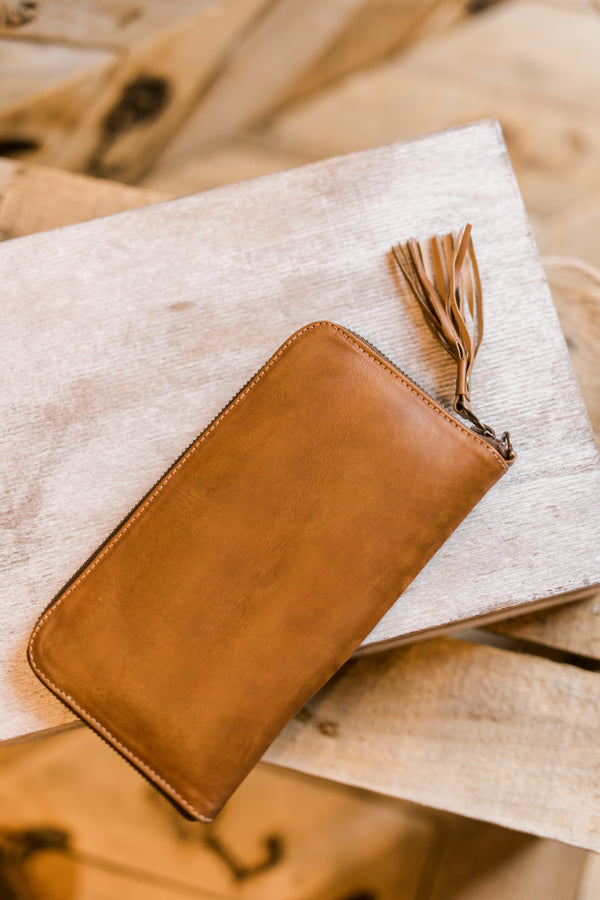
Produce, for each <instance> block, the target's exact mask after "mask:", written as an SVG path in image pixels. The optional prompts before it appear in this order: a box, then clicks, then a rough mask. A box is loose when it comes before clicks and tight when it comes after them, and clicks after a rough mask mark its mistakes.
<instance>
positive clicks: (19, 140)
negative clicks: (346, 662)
mask: <svg viewBox="0 0 600 900" xmlns="http://www.w3.org/2000/svg"><path fill="white" fill-rule="evenodd" d="M0 25H2V28H1V29H0V35H1V37H0V153H1V154H4V155H7V156H9V157H12V158H13V159H15V160H17V161H22V162H23V163H24V164H26V163H31V162H33V163H42V164H44V165H48V166H53V167H56V168H57V169H66V170H70V171H72V172H79V173H86V174H90V175H95V176H100V177H104V178H111V179H114V180H118V181H121V182H127V183H129V184H132V185H134V184H138V185H140V186H143V187H144V188H145V190H144V192H143V193H138V192H137V191H136V190H135V189H134V188H131V191H130V193H129V194H128V195H127V196H125V195H121V197H120V200H119V204H120V207H122V208H126V207H128V206H129V207H130V206H134V205H136V204H142V203H147V202H149V201H150V200H152V199H159V198H160V197H161V196H164V195H165V194H185V193H190V192H193V191H198V190H204V189H206V188H210V187H212V186H215V185H217V184H223V183H226V182H231V181H237V180H240V179H243V178H248V177H253V176H255V175H260V174H264V173H267V172H272V171H276V170H279V169H284V168H289V167H291V166H294V165H297V164H301V163H303V162H307V161H312V160H316V159H319V158H322V157H324V156H329V155H333V154H336V153H344V152H347V151H349V150H354V149H359V148H363V147H367V146H372V145H376V144H380V143H384V142H386V141H390V140H396V139H399V138H403V137H411V136H415V135H418V134H420V133H423V132H426V131H431V130H434V129H440V128H444V127H446V126H448V125H453V124H458V123H460V122H465V121H469V120H473V119H477V118H481V117H486V116H496V117H498V118H499V119H500V121H501V124H502V126H503V129H504V132H505V136H506V139H507V143H508V146H509V151H510V154H511V159H512V162H513V165H514V167H515V170H516V174H517V178H518V180H519V183H520V186H521V190H522V192H523V196H524V200H525V204H526V206H527V209H528V212H529V215H530V219H531V223H532V227H533V229H534V233H535V236H536V239H537V241H538V245H539V247H540V250H541V252H542V254H543V257H544V261H545V264H546V270H547V273H548V275H549V277H550V281H551V284H552V286H553V290H554V292H555V299H558V300H559V302H560V312H561V321H562V324H563V328H564V329H565V331H566V333H567V337H568V339H569V343H570V345H571V349H572V352H573V358H574V363H575V366H576V370H577V374H578V377H579V379H580V382H581V384H582V388H583V389H584V394H585V398H586V401H587V403H588V408H589V411H590V414H591V417H592V420H593V422H594V424H595V425H596V427H600V390H599V388H600V367H599V366H598V364H597V354H594V348H595V347H598V346H599V344H598V340H600V338H597V337H593V338H592V339H590V335H594V331H593V330H594V329H598V321H599V315H598V309H600V272H599V271H598V269H599V268H600V167H599V166H598V162H597V161H598V157H599V149H600V117H599V113H600V109H599V107H600V90H599V88H600V64H599V63H598V46H599V45H600V13H599V9H598V7H597V6H596V5H595V4H594V2H592V0H512V2H511V0H505V2H495V3H494V2H489V0H470V2H465V0H421V2H418V0H327V2H323V0H210V2H208V0H182V2H179V3H177V4H173V3H169V2H168V0H131V2H118V0H86V2H81V3H79V4H73V3H69V2H66V0H0ZM85 184H86V186H87V185H89V183H88V182H85ZM83 197H85V202H84V203H82V202H81V200H82V198H83ZM40 201H43V202H40ZM78 204H79V206H78ZM113 204H114V194H113V193H111V191H108V190H107V191H106V192H103V191H102V188H101V186H99V187H94V188H93V189H92V188H91V187H86V188H85V190H84V188H83V182H80V181H78V180H77V179H74V180H68V179H65V178H64V177H63V176H62V175H61V172H60V171H56V172H55V173H51V172H50V173H49V172H42V170H37V169H35V168H32V167H30V166H28V165H22V166H20V165H18V164H17V165H16V166H4V167H1V168H0V228H1V229H2V237H3V238H5V239H8V238H11V237H15V236H18V235H20V234H26V233H29V232H30V231H31V230H40V229H42V228H44V227H55V226H57V225H60V224H63V223H65V224H66V223H67V222H71V221H73V220H74V217H75V218H76V216H77V209H78V208H79V210H80V215H81V218H82V219H84V218H89V217H90V216H93V215H102V214H104V213H107V212H112V211H114V209H115V206H114V205H113ZM40 209H42V210H43V214H42V215H40ZM74 210H75V213H74ZM595 335H596V336H598V331H597V330H596V332H595ZM598 606H599V603H598V600H597V599H596V600H591V601H587V602H586V603H584V604H580V605H579V606H578V608H577V611H575V612H574V611H573V610H565V611H558V612H557V613H553V614H552V615H549V616H547V617H544V618H543V619H541V618H540V617H539V616H537V617H535V616H533V617H531V619H530V620H526V621H523V622H521V623H518V624H516V625H515V624H506V625H504V626H502V629H500V628H499V629H498V631H499V632H500V631H501V632H502V634H501V635H500V634H499V637H498V640H499V641H501V640H505V641H506V640H508V641H510V640H511V639H513V638H514V635H515V634H516V635H517V636H518V637H519V638H520V639H523V638H525V639H526V640H528V641H532V642H535V643H536V648H537V649H536V653H537V654H539V653H540V652H542V651H541V650H540V648H541V647H543V645H548V647H549V650H548V655H549V657H550V659H549V660H544V659H534V658H533V657H531V659H530V660H529V662H528V663H527V665H526V666H519V665H518V664H516V663H515V665H514V679H515V690H516V688H517V687H518V686H520V685H521V684H522V683H523V681H524V680H525V681H526V680H528V679H535V680H536V683H537V684H539V685H541V684H542V683H543V682H544V679H547V681H548V684H549V685H550V684H552V685H554V684H556V685H560V686H563V687H564V689H565V691H566V690H567V685H568V689H569V691H571V694H569V696H579V695H580V696H581V700H582V703H583V702H584V700H585V701H586V703H587V704H588V705H589V704H590V703H592V700H593V696H594V693H593V691H592V681H594V683H595V678H596V677H597V676H596V675H592V673H589V672H583V671H581V669H577V668H576V665H575V664H578V665H580V666H581V665H583V666H584V667H587V668H590V667H592V668H593V667H594V666H595V667H596V668H598V663H597V659H598V655H599V652H600V651H599V642H598V637H597V635H598V628H597V627H596V628H595V629H594V628H593V627H592V625H591V623H594V622H595V621H596V620H597V617H598ZM566 617H568V626H569V627H568V632H569V637H568V641H565V639H564V635H565V627H564V622H565V619H566ZM441 644H442V642H436V651H435V652H436V654H437V657H436V658H437V659H439V660H440V665H441V661H442V659H443V652H442V649H441ZM565 645H567V648H570V649H571V651H572V652H573V654H575V655H574V656H572V657H571V658H570V659H566V657H565V654H564V650H565ZM429 646H430V645H429V644H424V645H422V648H415V649H414V651H409V652H412V653H413V655H415V657H418V659H417V658H415V659H414V660H413V663H412V665H413V669H412V671H415V672H417V673H418V665H419V660H421V659H424V658H425V657H426V656H427V654H428V653H430V652H431V651H430V650H429V649H428V647H429ZM507 646H510V645H506V644H504V645H503V647H504V649H503V651H502V653H501V654H496V656H494V655H493V654H491V653H490V655H489V666H490V668H489V670H488V676H489V678H490V680H491V681H492V680H493V677H494V670H493V665H494V664H497V665H498V666H501V667H502V669H503V671H504V673H505V674H506V669H507V662H506V661H507V660H508V659H509V658H510V659H511V660H512V659H513V658H515V659H516V658H517V657H516V654H514V653H509V651H508V649H507ZM556 647H558V648H562V649H560V650H559V651H556V650H555V649H554V648H556ZM480 649H483V648H477V647H475V648H474V649H473V651H472V652H473V654H474V655H477V653H478V652H479V650H480ZM513 649H514V648H513ZM520 649H521V650H522V649H523V645H522V644H521V646H520ZM469 653H470V651H469V650H468V645H465V650H464V654H463V655H464V656H465V660H466V662H465V666H464V669H462V670H461V672H462V674H461V675H460V677H461V678H462V679H463V680H464V679H467V678H468V672H469V671H473V669H472V668H471V669H469V667H468V662H469V660H467V659H466V658H467V656H468V655H469ZM557 653H558V657H557V656H556V654H557ZM440 654H441V656H440ZM553 654H554V655H553ZM486 658H488V657H486ZM494 660H496V663H494ZM452 661H453V662H452V664H453V665H455V664H456V656H452ZM567 662H568V663H569V665H568V666H567V665H565V663H567ZM557 663H560V664H561V665H562V668H563V669H564V671H565V674H564V678H563V679H557V678H555V680H554V681H552V678H554V677H555V670H556V667H557ZM441 667H442V670H443V665H442V666H441ZM552 667H554V668H552ZM571 669H572V670H573V673H574V674H573V675H570V674H569V672H570V670H571ZM567 670H569V671H567ZM480 671H481V670H480ZM442 675H443V672H442ZM569 678H571V680H569ZM472 689H473V696H474V698H475V696H476V695H477V698H478V700H477V702H475V699H474V702H473V706H472V708H470V709H469V710H466V713H465V720H464V722H462V724H461V720H460V718H458V717H457V718H456V724H455V725H453V727H457V726H458V727H459V728H461V729H462V730H461V731H460V733H459V734H456V735H455V736H454V737H455V742H454V743H453V744H451V743H447V744H446V745H445V752H448V753H449V752H454V753H460V752H461V749H460V748H461V746H466V745H467V744H468V742H469V740H471V739H472V731H470V730H469V729H470V725H469V722H467V718H468V715H471V714H472V717H474V718H476V717H477V715H479V714H481V710H482V709H483V708H484V707H485V710H486V711H487V713H489V705H490V703H492V704H493V703H494V702H498V703H500V702H501V701H502V702H503V703H504V706H505V707H507V705H508V698H499V697H495V698H494V697H493V696H491V695H488V694H487V693H486V689H485V686H484V685H480V686H479V687H478V686H477V685H475V684H473V686H472ZM550 696H551V691H550V688H549V689H548V696H547V698H546V699H547V702H550ZM421 701H423V698H420V700H419V701H418V702H419V703H421ZM415 702H416V701H415ZM592 705H593V704H592ZM586 708H587V707H586ZM467 713H468V715H467ZM590 713H591V708H590ZM586 721H587V720H586ZM321 724H323V726H324V729H325V726H326V724H327V723H326V722H324V723H321ZM434 724H435V723H434ZM590 734H591V733H590ZM470 735H471V737H470ZM322 737H323V738H324V739H329V740H331V739H332V738H334V737H335V735H334V734H327V731H326V729H325V730H323V733H322ZM563 738H564V739H563ZM528 739H529V740H531V734H530V735H529V738H528ZM567 744H568V748H567ZM509 749H510V748H509ZM517 749H518V752H519V753H525V752H526V742H525V740H523V743H522V744H520V745H518V748H517ZM567 749H568V753H569V754H572V755H573V754H574V755H573V756H572V758H573V759H575V755H576V754H577V753H580V754H582V755H584V754H592V753H593V749H594V748H593V741H591V738H590V736H589V735H588V734H587V733H586V732H584V730H582V731H581V733H579V734H577V733H576V723H573V733H572V734H571V735H570V736H569V740H567V736H560V735H559V736H557V756H558V755H560V754H561V752H562V753H563V754H564V753H566V752H567ZM506 750H507V748H505V749H504V751H502V750H500V749H498V748H496V749H494V748H493V747H490V748H488V751H487V752H488V754H489V758H490V764H491V765H492V766H494V765H498V767H499V768H500V766H499V764H500V761H501V760H504V754H505V752H506ZM515 763H518V760H517V759H516V760H515ZM492 775H493V773H492ZM492 775H491V776H490V777H492ZM547 777H548V778H552V777H553V773H552V771H548V773H547ZM528 788H529V786H528V785H523V791H526V790H527V789H528ZM572 788H573V790H574V791H575V793H576V790H577V786H576V785H573V786H572ZM518 800H519V798H517V797H515V804H517V803H518ZM523 827H525V826H523ZM183 896H197V897H204V898H217V897H219V898H233V897H246V898H261V900H269V898H274V900H275V898H276V900H292V898H293V900H309V898H310V900H317V898H322V900H392V898H394V900H397V898H402V900H403V898H408V900H412V898H414V900H430V898H431V900H449V898H459V900H471V898H473V900H481V898H483V900H488V898H489V900H495V898H506V897H511V898H515V900H519V898H521V897H522V898H523V900H525V898H527V900H538V898H539V900H547V898H548V900H571V898H573V900H575V898H577V900H595V898H597V897H600V861H599V859H598V857H597V856H596V855H595V854H592V853H589V852H586V851H584V850H581V849H578V848H575V847H570V846H567V845H565V844H561V843H558V842H555V841H550V840H547V839H543V838H537V837H531V836H528V835H525V834H523V833H519V832H516V831H510V830H507V829H502V828H500V827H498V826H496V825H493V824H484V823H480V822H476V821H474V820H470V819H465V818H462V817H459V816H456V815H450V814H445V813H441V812H434V811H431V810H427V809H425V808H424V807H417V806H414V805H410V804H407V803H405V802H402V801H398V800H392V799H390V798H384V797H380V796H377V795H375V794H371V793H368V792H365V791H361V790H358V789H351V788H347V787H342V786H339V785H335V784H333V783H332V782H329V781H321V780H318V779H310V778H308V777H307V776H300V775H297V774H292V773H287V772H286V771H285V770H283V769H276V768H272V767H268V766H265V765H261V766H259V767H258V769H257V770H256V771H255V772H254V773H253V774H252V775H251V777H250V778H249V779H248V781H247V782H246V784H245V785H244V787H243V788H242V789H241V790H240V791H239V792H238V794H237V795H236V798H235V799H234V800H233V801H232V802H231V804H230V805H229V806H228V808H227V811H226V812H224V814H223V816H222V817H221V818H220V819H219V820H217V822H216V823H214V825H211V826H206V827H198V826H195V825H187V824H186V823H184V822H182V821H181V820H180V819H179V818H177V816H176V815H175V814H174V813H173V812H172V810H171V809H170V807H168V806H167V804H166V803H163V802H162V800H161V799H160V798H159V797H157V796H156V795H155V793H154V792H152V791H151V790H150V789H149V788H148V787H147V786H146V784H145V782H143V781H142V780H141V779H139V777H138V776H137V775H136V774H135V773H134V772H130V771H129V769H128V768H127V767H126V766H124V765H123V764H122V761H121V760H120V759H118V757H116V755H115V754H113V753H112V751H111V750H110V749H108V748H106V747H105V746H104V745H103V744H102V743H101V742H100V741H98V740H97V739H96V738H95V736H94V735H92V734H90V733H88V732H87V730H82V729H80V730H77V731H73V732H69V733H65V734H63V735H56V736H54V737H52V738H47V739H39V740H36V741H31V742H27V743H25V744H22V745H18V746H17V745H14V746H6V747H3V748H2V750H1V752H0V897H6V898H18V900H23V898H30V897H39V898H43V900H46V898H61V900H71V898H73V900H91V898H102V900H104V898H114V897H123V898H133V900H136V898H137V897H140V898H142V897H143V898H149V900H153V898H157V900H158V898H161V900H163V898H164V900H167V898H172V900H174V898H176V897H183Z"/></svg>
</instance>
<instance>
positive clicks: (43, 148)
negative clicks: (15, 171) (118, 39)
mask: <svg viewBox="0 0 600 900" xmlns="http://www.w3.org/2000/svg"><path fill="white" fill-rule="evenodd" d="M0 50H1V53H0V83H1V84H2V91H1V92H0V155H10V154H18V155H20V156H21V155H22V156H26V157H27V158H29V159H30V160H36V159H38V160H42V159H43V160H46V161H52V160H55V159H56V158H57V156H58V155H59V154H60V153H61V152H64V151H63V150H62V148H63V146H64V144H65V142H68V141H69V140H70V137H71V135H72V133H73V130H74V128H75V125H76V123H77V121H78V120H79V119H80V118H81V117H82V116H83V115H84V114H85V113H86V111H87V109H88V108H89V106H90V104H91V105H93V104H94V101H95V98H96V96H97V95H98V94H99V92H100V91H101V90H102V89H103V87H104V85H105V84H106V83H107V82H108V81H110V78H111V76H112V74H113V72H114V70H115V66H116V64H117V57H116V55H115V54H114V53H113V52H111V51H108V50H105V49H99V48H90V47H64V46H56V45H53V44H50V45H37V44H30V43H27V42H25V41H8V40H6V41H0Z"/></svg>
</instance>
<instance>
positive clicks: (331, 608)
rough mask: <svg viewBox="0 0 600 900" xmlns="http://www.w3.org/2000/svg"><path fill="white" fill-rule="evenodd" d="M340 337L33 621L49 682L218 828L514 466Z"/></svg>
mask: <svg viewBox="0 0 600 900" xmlns="http://www.w3.org/2000/svg"><path fill="white" fill-rule="evenodd" d="M506 468H507V466H506V464H505V463H504V461H503V460H502V459H501V457H500V456H499V454H497V453H496V452H495V451H494V450H493V449H492V448H490V447H489V446H488V445H487V444H486V443H485V442H484V441H482V440H481V439H480V438H478V437H477V436H476V435H473V434H472V433H471V432H470V431H469V430H468V429H466V428H465V427H464V426H462V425H460V423H457V422H455V420H454V419H452V418H451V417H450V416H449V415H448V414H447V413H445V412H444V411H443V410H441V409H440V408H439V407H437V406H436V405H435V404H433V403H431V401H430V400H429V399H428V398H427V397H426V395H423V394H422V393H421V392H420V391H419V390H418V389H417V388H416V387H415V386H414V385H412V384H411V383H409V382H408V381H406V379H404V378H402V376H401V375H399V373H397V372H395V371H394V370H393V369H392V368H391V367H390V366H389V365H388V364H387V363H386V362H385V361H383V360H382V359H381V358H378V357H377V355H376V354H375V353H374V352H373V351H372V350H371V349H370V348H369V347H367V346H366V345H365V344H363V343H362V341H360V340H359V339H357V338H356V337H355V336H354V335H352V334H351V333H349V332H347V331H345V329H343V328H341V327H339V326H337V325H333V324H332V323H313V324H312V325H309V326H306V327H305V328H304V329H301V330H300V331H299V332H297V333H296V334H295V335H293V336H292V337H291V338H290V340H289V341H288V342H286V344H284V345H283V347H282V348H280V350H279V351H278V352H277V353H276V354H275V356H274V357H272V359H271V360H270V361H269V363H268V364H267V365H266V366H265V367H264V368H263V369H262V370H261V372H259V373H258V375H257V376H256V377H255V379H253V381H252V382H250V384H249V385H247V386H246V387H245V388H244V389H243V390H242V391H241V392H240V394H238V396H237V397H236V398H235V400H234V401H232V403H231V404H230V405H229V406H228V407H227V408H226V409H225V410H224V411H223V413H222V414H221V415H220V416H219V417H218V418H217V419H216V420H215V422H213V423H212V424H211V426H209V428H208V429H207V430H206V431H205V432H204V433H203V435H202V436H201V437H200V438H199V439H198V441H196V442H195V444H194V445H192V447H191V448H190V449H189V450H188V451H187V452H186V454H184V456H183V457H182V458H181V459H180V460H179V461H178V462H177V463H176V464H175V465H174V466H173V468H172V469H171V470H170V471H169V473H167V475H166V476H165V477H164V478H163V479H162V481H161V482H160V483H159V485H157V487H156V488H155V489H154V490H153V491H152V492H151V493H150V494H149V495H148V497H146V498H145V499H144V501H143V502H142V503H141V504H140V506H139V507H138V508H137V509H136V510H134V512H133V513H132V515H131V516H130V518H129V519H128V521H127V522H126V523H125V524H124V525H123V527H122V528H121V529H120V530H119V532H117V534H116V535H115V536H114V537H113V538H112V539H111V540H110V541H109V542H108V543H107V544H106V545H105V546H104V547H103V548H101V550H100V551H99V552H98V554H97V555H96V557H95V558H94V559H93V560H92V561H91V562H90V564H89V565H88V567H87V568H86V569H85V571H84V572H82V574H81V575H80V576H79V577H78V578H77V579H76V580H75V581H74V582H73V583H72V584H71V585H69V586H68V587H67V589H66V590H65V592H64V593H63V594H62V595H61V596H60V597H59V598H58V599H57V600H56V601H55V602H54V603H53V604H52V605H51V606H50V607H49V609H48V610H47V611H46V612H45V613H44V615H43V616H42V617H41V619H40V621H39V623H38V625H37V626H36V629H35V631H34V634H33V636H32V640H31V643H30V648H29V659H30V662H31V665H32V667H33V669H34V671H35V672H36V674H37V675H38V677H40V678H41V680H42V681H43V682H44V683H45V684H46V685H47V686H48V687H49V688H50V689H51V690H53V691H54V693H56V694H57V696H59V697H60V698H61V699H62V700H63V701H64V702H66V703H67V704H68V705H69V706H70V707H71V708H72V709H73V710H74V711H75V712H76V713H78V714H79V715H80V716H81V717H82V718H83V719H84V720H85V721H87V722H88V724H90V725H91V726H92V727H93V728H94V729H95V730H96V731H98V733H99V734H101V735H102V736H103V737H104V738H105V739H106V740H108V741H109V742H110V743H111V744H112V745H113V746H114V747H115V748H116V749H117V750H119V751H120V752H121V753H122V754H123V755H124V756H125V757H126V758H127V759H129V760H130V761H131V762H132V763H133V764H134V765H135V766H136V767H137V768H138V769H139V770H140V771H141V772H142V773H143V774H145V775H146V776H147V777H148V778H150V779H151V780H152V781H153V782H154V783H155V784H156V785H157V787H159V788H160V789H161V790H162V791H163V792H164V793H165V794H167V796H169V797H170V799H171V800H172V801H173V802H174V803H176V805H178V806H179V808H180V809H181V810H182V811H183V812H184V813H185V814H186V815H188V816H190V817H192V818H197V819H202V820H210V819H211V818H212V817H213V816H214V815H215V813H216V812H217V811H218V810H219V809H220V808H221V807H222V805H223V804H224V802H225V801H226V800H227V799H228V797H229V796H230V795H231V793H232V792H233V790H235V788H236V787H237V786H238V784H239V783H240V782H241V780H242V779H243V778H244V777H245V775H246V774H247V773H248V772H249V771H250V769H251V768H252V767H253V766H254V765H255V763H256V762H258V760H259V759H260V757H261V756H262V754H263V753H264V751H265V750H266V748H267V747H268V746H269V744H270V743H271V742H272V740H273V739H274V738H275V737H276V735H277V734H278V732H279V731H280V730H281V728H282V727H283V726H284V725H285V723H286V722H287V721H288V720H289V719H290V718H291V717H292V716H293V715H294V714H295V713H296V712H297V711H298V710H299V709H300V708H301V707H302V705H303V704H304V703H306V702H307V700H309V699H310V697H312V696H313V695H314V693H316V691H317V690H319V688H320V687H322V685H323V684H324V683H325V682H326V681H327V680H328V679H329V678H330V677H331V676H332V675H333V674H334V672H335V671H337V669H338V668H339V667H340V666H341V665H342V664H343V663H344V662H345V661H346V660H347V659H348V657H349V656H350V655H351V654H352V652H353V651H354V650H355V649H356V648H357V647H358V646H359V644H360V643H361V641H362V640H363V639H364V638H365V636H366V635H367V634H368V633H369V632H370V631H371V630H372V629H373V627H374V626H375V625H376V623H377V622H378V621H379V619H380V618H381V617H382V616H383V614H384V613H385V612H386V611H387V610H388V609H389V607H390V606H391V605H392V604H393V603H394V602H395V601H396V599H397V598H398V597H399V596H400V595H401V594H402V592H403V591H404V589H405V588H406V586H407V585H408V584H409V583H410V581H412V579H413V578H414V577H415V576H416V575H417V574H418V572H419V571H420V570H421V569H422V568H423V566H424V565H425V564H426V563H427V561H428V560H429V559H430V558H431V556H432V555H433V554H434V553H435V551H436V550H437V549H438V548H439V547H440V546H441V545H442V544H443V542H444V541H445V540H446V538H447V537H448V536H449V535H450V534H451V533H452V531H454V529H455V528H456V527H457V526H458V524H459V523H460V522H461V521H462V519H463V518H464V517H465V516H466V515H467V514H468V513H469V511H470V510H471V509H472V508H473V506H475V504H476V503H477V502H478V501H479V499H480V498H481V497H482V496H483V495H484V494H485V493H486V491H487V490H488V489H489V488H490V487H491V486H492V485H493V484H494V482H496V481H497V480H498V479H499V478H500V477H501V475H502V474H503V473H504V471H506Z"/></svg>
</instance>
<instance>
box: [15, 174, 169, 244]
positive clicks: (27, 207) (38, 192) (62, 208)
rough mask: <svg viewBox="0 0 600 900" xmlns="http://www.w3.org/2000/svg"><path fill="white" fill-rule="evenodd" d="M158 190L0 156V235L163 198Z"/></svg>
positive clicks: (55, 225) (17, 233)
mask: <svg viewBox="0 0 600 900" xmlns="http://www.w3.org/2000/svg"><path fill="white" fill-rule="evenodd" d="M164 199H165V195H164V194H161V193H160V192H158V191H151V190H141V189H139V188H132V187H128V186H127V185H124V184H123V185H120V184H115V183H114V182H109V181H104V180H100V179H99V178H89V177H87V176H85V175H72V174H70V173H67V172H62V171H60V170H59V169H49V168H45V167H42V166H36V165H32V164H27V163H17V162H13V161H11V160H8V159H0V239H2V240H6V239H8V238H15V237H22V236H23V235H26V234H33V233H35V232H38V231H47V230H49V229H51V228H61V227H62V226H64V225H74V224H75V223H77V222H85V221H87V220H88V219H93V218H98V217H99V216H108V215H110V214H111V213H117V212H121V211H122V210H125V209H135V208H136V207H138V206H146V205H147V204H148V203H156V202H158V201H159V200H164Z"/></svg>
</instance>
